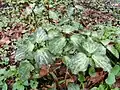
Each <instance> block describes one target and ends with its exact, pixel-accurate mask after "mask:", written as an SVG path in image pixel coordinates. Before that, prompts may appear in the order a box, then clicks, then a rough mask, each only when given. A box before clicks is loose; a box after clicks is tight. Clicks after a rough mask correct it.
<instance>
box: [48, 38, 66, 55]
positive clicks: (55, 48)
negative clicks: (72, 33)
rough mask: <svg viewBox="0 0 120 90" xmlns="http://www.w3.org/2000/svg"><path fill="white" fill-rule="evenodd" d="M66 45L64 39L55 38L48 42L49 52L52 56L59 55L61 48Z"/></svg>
mask: <svg viewBox="0 0 120 90" xmlns="http://www.w3.org/2000/svg"><path fill="white" fill-rule="evenodd" d="M65 45H66V39H65V37H57V38H53V39H52V40H51V41H49V46H48V48H49V50H50V52H51V53H53V54H55V55H56V54H61V53H62V51H63V48H64V47H65Z"/></svg>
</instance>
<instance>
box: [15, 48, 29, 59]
mask: <svg viewBox="0 0 120 90" xmlns="http://www.w3.org/2000/svg"><path fill="white" fill-rule="evenodd" d="M26 51H27V48H24V47H22V48H18V49H17V51H16V54H15V60H16V61H21V60H22V59H24V58H25V54H26Z"/></svg>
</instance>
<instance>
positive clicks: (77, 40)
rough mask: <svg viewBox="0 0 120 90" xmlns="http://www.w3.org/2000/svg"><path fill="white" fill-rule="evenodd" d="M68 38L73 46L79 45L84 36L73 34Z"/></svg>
mask: <svg viewBox="0 0 120 90" xmlns="http://www.w3.org/2000/svg"><path fill="white" fill-rule="evenodd" d="M70 40H71V42H72V43H73V45H74V46H76V47H79V46H80V45H81V43H82V41H83V40H84V37H83V36H81V35H79V34H75V35H72V36H71V37H70Z"/></svg>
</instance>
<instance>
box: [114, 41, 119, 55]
mask: <svg viewBox="0 0 120 90" xmlns="http://www.w3.org/2000/svg"><path fill="white" fill-rule="evenodd" d="M115 47H116V49H117V50H118V52H119V53H120V43H117V44H116V45H115Z"/></svg>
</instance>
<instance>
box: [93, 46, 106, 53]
mask: <svg viewBox="0 0 120 90" xmlns="http://www.w3.org/2000/svg"><path fill="white" fill-rule="evenodd" d="M94 54H96V55H106V48H105V47H104V46H103V45H101V44H98V48H97V50H96V51H95V52H94Z"/></svg>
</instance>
